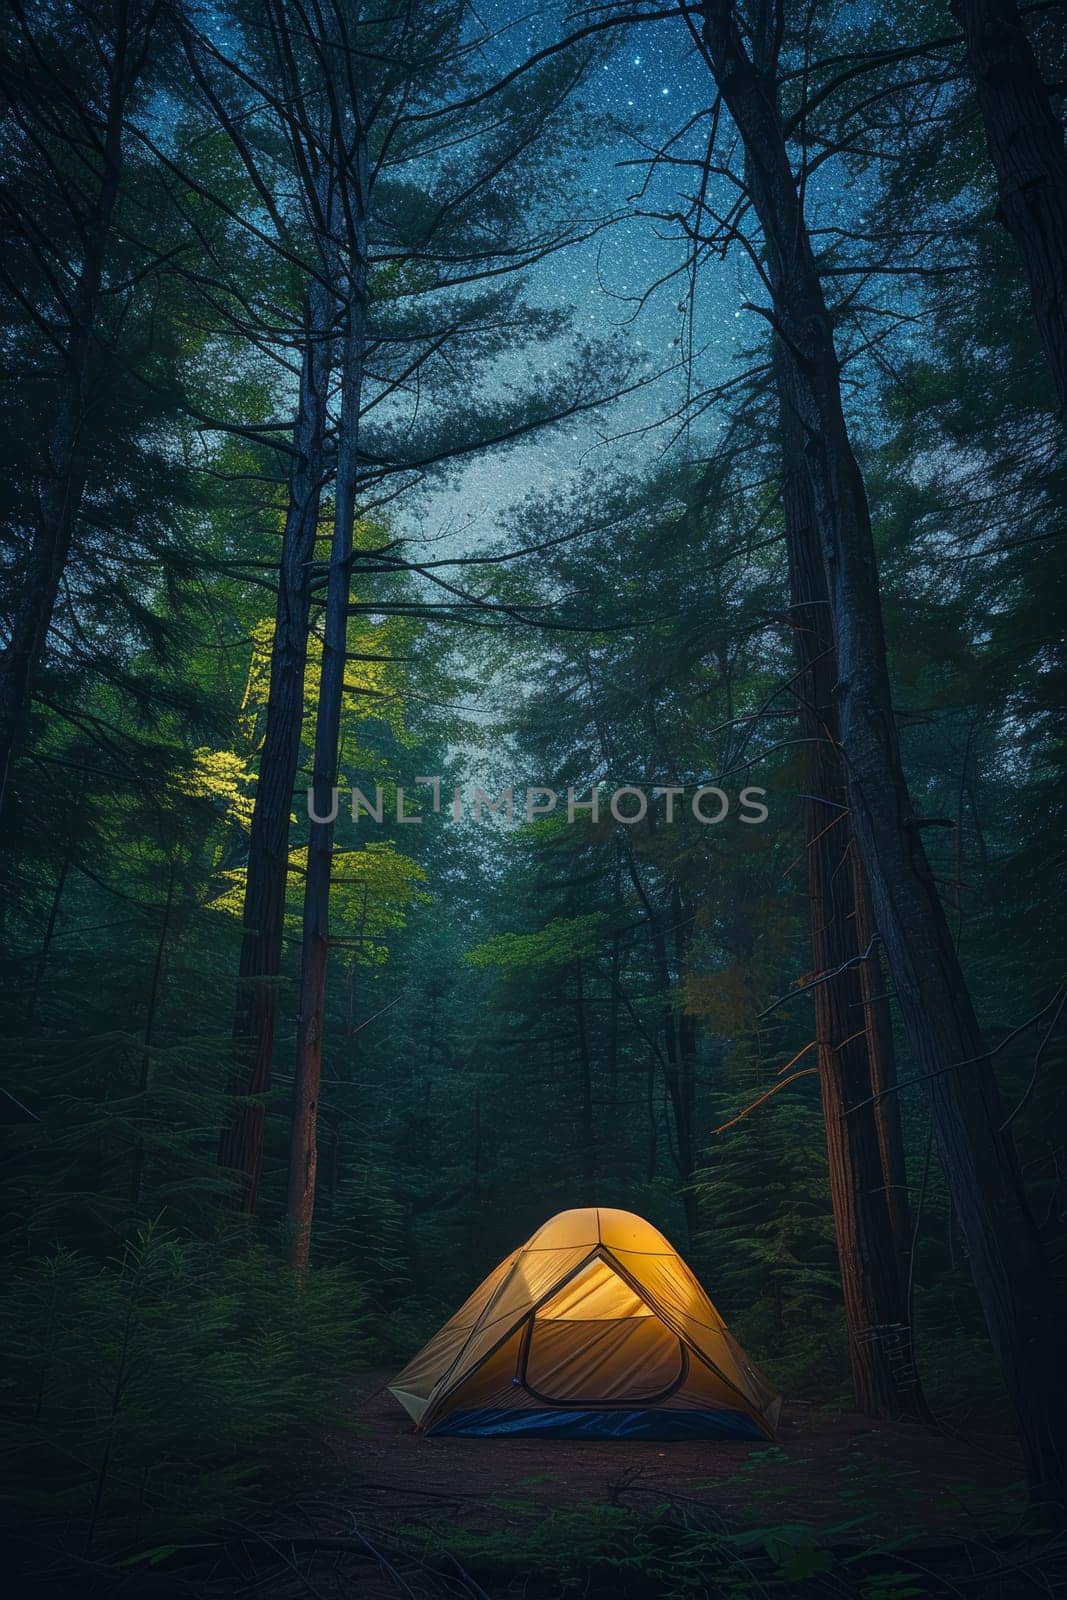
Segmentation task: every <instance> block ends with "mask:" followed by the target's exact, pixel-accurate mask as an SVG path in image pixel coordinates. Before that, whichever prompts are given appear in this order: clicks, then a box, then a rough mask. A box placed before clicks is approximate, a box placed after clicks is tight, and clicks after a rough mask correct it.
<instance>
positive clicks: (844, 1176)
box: [778, 358, 918, 1418]
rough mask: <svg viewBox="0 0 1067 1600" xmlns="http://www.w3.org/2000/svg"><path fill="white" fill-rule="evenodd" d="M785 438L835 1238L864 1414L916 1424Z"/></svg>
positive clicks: (809, 537)
mask: <svg viewBox="0 0 1067 1600" xmlns="http://www.w3.org/2000/svg"><path fill="white" fill-rule="evenodd" d="M778 364H779V365H780V358H779V363H778ZM781 435H782V503H783V509H784V512H785V527H786V547H787V551H788V557H789V588H790V603H791V606H790V609H791V613H792V621H793V638H794V647H795V655H796V662H797V666H798V668H799V670H800V677H799V678H798V682H797V693H798V697H799V705H800V716H799V721H800V730H801V734H802V736H803V738H804V739H805V741H806V743H805V745H804V752H805V755H806V760H805V785H804V787H805V790H806V793H805V795H804V799H803V801H802V809H803V828H804V843H805V854H806V857H807V863H808V904H809V914H810V918H811V953H812V964H813V969H814V975H815V977H816V978H818V979H819V980H820V981H819V982H818V983H817V985H816V987H815V988H814V989H813V990H812V995H813V998H814V1002H815V1037H816V1040H817V1043H818V1054H819V1085H820V1090H821V1094H822V1107H823V1121H824V1123H825V1127H826V1154H827V1163H828V1171H829V1178H830V1197H831V1201H832V1205H833V1214H834V1234H835V1238H836V1242H837V1259H838V1265H839V1268H840V1273H841V1288H842V1297H843V1300H844V1309H845V1323H846V1327H847V1329H848V1351H849V1366H850V1370H851V1375H852V1393H853V1397H854V1400H855V1404H856V1409H857V1410H858V1411H862V1412H863V1413H864V1414H865V1415H866V1416H870V1417H886V1418H892V1417H900V1416H906V1415H913V1414H914V1413H915V1412H916V1410H917V1409H918V1405H917V1397H916V1393H915V1389H914V1384H913V1379H914V1367H913V1363H912V1359H911V1337H910V1332H909V1317H908V1307H907V1294H906V1288H905V1282H906V1280H905V1278H904V1275H903V1273H902V1272H901V1270H900V1259H899V1255H898V1252H897V1241H896V1238H895V1236H894V1231H893V1225H892V1212H891V1209H890V1204H889V1190H888V1188H887V1182H886V1173H885V1162H886V1158H887V1152H886V1151H884V1150H883V1148H882V1145H881V1141H880V1138H879V1128H878V1125H877V1118H876V1112H875V1105H874V1104H872V1103H871V1095H872V1092H873V1089H874V1085H873V1081H872V1079H873V1073H872V1052H871V1023H872V1016H871V1015H870V1014H869V1013H868V1011H867V1008H866V1006H865V995H864V989H863V979H862V977H861V974H862V973H863V972H864V971H865V970H866V969H867V968H868V966H869V964H870V963H869V961H865V960H862V959H860V958H861V957H862V955H863V950H864V949H865V948H866V946H861V948H860V949H859V950H857V932H858V925H857V919H856V915H855V912H856V906H855V899H854V888H853V876H852V872H851V868H850V858H851V856H852V854H853V852H852V847H851V835H850V827H849V814H848V801H847V794H846V787H845V772H844V767H843V765H842V762H841V758H840V755H839V752H838V748H837V716H836V710H835V707H834V704H833V689H834V684H835V682H836V680H837V662H836V657H835V652H834V645H833V631H832V627H831V621H830V614H829V613H830V602H829V596H828V595H827V592H826V577H825V574H824V571H823V565H822V552H821V549H820V546H819V534H818V528H817V526H816V518H815V503H814V497H813V495H812V492H811V484H810V482H809V481H808V477H807V473H806V471H805V469H804V462H803V457H802V455H801V453H800V449H799V439H798V435H797V430H796V426H795V422H794V420H793V418H792V417H791V415H790V414H789V412H788V411H787V410H785V409H784V408H783V412H782V427H781ZM897 1131H898V1132H899V1129H898V1130H897Z"/></svg>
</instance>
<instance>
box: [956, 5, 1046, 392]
mask: <svg viewBox="0 0 1067 1600" xmlns="http://www.w3.org/2000/svg"><path fill="white" fill-rule="evenodd" d="M952 14H953V16H954V17H955V18H956V19H957V21H958V22H959V24H960V26H961V28H962V29H963V39H964V49H965V55H966V61H967V70H968V72H969V73H970V76H971V80H972V82H973V83H974V89H975V97H976V99H977V101H978V109H979V111H980V112H981V116H982V123H983V126H984V128H985V136H986V146H987V148H988V150H989V158H990V160H991V161H992V163H993V170H994V172H995V173H996V177H997V189H998V192H999V199H998V202H997V210H996V215H997V219H998V221H1000V222H1002V223H1003V224H1004V226H1005V227H1006V228H1007V230H1008V232H1009V233H1010V234H1011V236H1012V238H1013V239H1014V241H1015V245H1016V248H1017V250H1018V252H1019V255H1020V258H1021V259H1022V264H1023V270H1024V271H1025V273H1026V278H1027V282H1028V283H1029V286H1030V299H1031V302H1032V304H1033V309H1034V318H1035V321H1036V322H1037V328H1038V333H1039V334H1040V336H1041V344H1042V346H1043V348H1044V352H1045V359H1046V360H1047V362H1048V365H1049V370H1050V372H1051V373H1052V381H1053V383H1054V384H1055V386H1056V394H1057V397H1058V399H1059V404H1060V410H1061V412H1067V146H1065V144H1064V136H1063V128H1062V126H1061V124H1060V122H1059V119H1058V118H1057V116H1056V113H1055V111H1054V110H1053V108H1052V102H1051V98H1050V96H1049V90H1048V85H1047V84H1046V83H1045V81H1044V79H1043V78H1042V76H1041V69H1040V67H1039V66H1038V61H1037V57H1036V55H1035V54H1034V50H1033V46H1032V45H1031V43H1030V41H1029V39H1028V38H1027V36H1026V32H1025V29H1024V28H1023V22H1022V18H1021V17H1020V15H1019V8H1018V6H1017V5H1016V3H1015V0H952Z"/></svg>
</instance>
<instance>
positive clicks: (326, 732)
mask: <svg viewBox="0 0 1067 1600" xmlns="http://www.w3.org/2000/svg"><path fill="white" fill-rule="evenodd" d="M338 145H339V150H338V159H339V162H340V163H341V164H343V167H344V171H343V173H342V174H341V175H340V177H339V181H340V182H343V183H345V184H346V186H347V193H346V203H345V206H344V215H345V228H346V233H347V240H346V250H345V254H346V260H345V263H344V269H343V271H344V277H345V280H346V281H345V284H344V291H343V294H344V300H343V304H344V335H343V343H342V351H341V374H340V376H341V410H340V419H339V426H338V447H337V480H336V488H335V492H334V516H333V536H332V540H331V545H330V565H329V574H328V578H327V584H326V616H325V624H324V633H323V645H322V672H321V675H320V681H319V701H318V708H317V712H316V718H315V759H314V767H313V773H312V791H311V792H312V794H313V795H314V799H315V812H316V815H318V816H320V817H321V816H331V815H332V810H333V804H332V802H333V788H334V785H335V783H336V779H337V763H338V756H339V748H340V735H341V702H342V696H343V691H344V679H345V660H346V654H347V649H346V646H347V635H348V611H349V591H350V587H351V566H352V549H353V538H354V532H355V523H356V484H357V478H358V464H359V449H358V440H359V413H360V403H361V395H362V388H363V359H364V351H365V347H366V317H367V205H368V181H369V180H368V153H367V144H366V135H365V130H364V129H363V128H362V127H360V129H359V132H358V135H356V136H355V137H354V139H352V140H350V139H349V137H348V136H347V130H346V136H345V137H344V138H342V139H340V140H338ZM333 834H334V825H333V822H332V820H331V821H329V822H315V821H310V822H309V832H308V853H307V876H306V879H305V882H304V923H303V943H302V946H301V969H300V1019H299V1022H298V1025H297V1046H296V1071H295V1075H294V1082H293V1122H292V1133H291V1137H290V1145H289V1188H288V1200H287V1206H286V1210H287V1213H288V1217H289V1221H290V1225H291V1227H292V1234H291V1240H290V1251H289V1259H290V1262H291V1264H292V1266H293V1267H294V1268H295V1269H296V1271H297V1272H303V1271H304V1270H305V1269H306V1267H307V1264H308V1257H309V1253H310V1249H311V1220H312V1216H313V1215H314V1210H315V1166H316V1159H317V1151H316V1127H317V1122H318V1102H319V1083H320V1080H321V1077H322V1036H323V1024H324V1013H325V1005H326V967H327V958H328V952H329V938H330V870H331V866H332V861H333Z"/></svg>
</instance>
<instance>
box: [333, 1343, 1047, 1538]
mask: <svg viewBox="0 0 1067 1600" xmlns="http://www.w3.org/2000/svg"><path fill="white" fill-rule="evenodd" d="M392 1377H393V1372H392V1370H390V1371H388V1372H363V1373H358V1374H356V1375H355V1377H354V1380H353V1381H354V1389H355V1392H356V1395H357V1396H358V1397H360V1398H357V1399H356V1400H355V1402H354V1404H353V1408H352V1414H351V1416H350V1418H348V1419H346V1420H348V1421H349V1422H350V1423H351V1424H353V1425H354V1426H353V1429H352V1431H351V1432H345V1433H343V1434H337V1435H334V1436H333V1437H332V1438H331V1440H330V1444H331V1448H332V1449H333V1450H334V1451H336V1453H337V1454H338V1455H339V1456H341V1457H342V1458H343V1460H344V1463H345V1465H346V1466H350V1467H351V1469H352V1471H353V1472H354V1473H355V1474H356V1475H357V1476H358V1478H359V1479H360V1480H361V1482H362V1484H363V1486H364V1488H365V1490H366V1491H368V1492H370V1493H371V1494H373V1496H374V1500H375V1503H376V1504H378V1503H379V1501H380V1508H381V1519H382V1522H383V1523H385V1522H388V1521H389V1520H390V1519H395V1520H397V1521H401V1522H402V1521H404V1520H405V1519H410V1518H411V1516H412V1515H413V1514H417V1513H419V1512H420V1511H421V1512H425V1514H427V1515H432V1514H435V1513H436V1514H439V1515H441V1516H444V1517H447V1518H449V1519H450V1520H451V1521H453V1522H458V1523H461V1524H466V1525H469V1526H470V1527H472V1528H485V1529H488V1528H502V1527H509V1526H516V1525H528V1524H529V1519H530V1518H531V1517H536V1516H539V1515H544V1514H545V1513H546V1512H549V1511H552V1510H558V1509H569V1508H573V1507H574V1506H576V1505H579V1504H582V1503H589V1502H594V1503H601V1504H604V1503H612V1502H613V1503H617V1504H621V1505H627V1506H631V1507H633V1508H634V1509H648V1508H649V1507H651V1506H653V1505H655V1504H658V1503H662V1502H663V1501H664V1500H667V1499H672V1498H677V1499H679V1500H682V1499H687V1500H689V1501H691V1502H697V1503H698V1504H700V1505H704V1506H707V1507H709V1508H713V1509H714V1510H715V1511H717V1512H718V1513H720V1514H721V1515H722V1516H724V1517H726V1518H727V1519H728V1520H729V1521H730V1522H731V1523H732V1524H734V1525H741V1524H749V1525H760V1526H763V1525H767V1524H768V1523H775V1522H803V1523H807V1524H815V1525H822V1526H828V1525H831V1524H834V1523H842V1522H845V1521H847V1520H848V1519H849V1518H852V1517H857V1516H862V1517H864V1525H863V1535H864V1537H869V1536H870V1534H871V1533H875V1532H877V1533H884V1534H885V1535H886V1536H889V1535H893V1534H898V1533H907V1532H912V1531H922V1532H931V1533H933V1532H935V1531H936V1532H942V1531H944V1532H946V1533H947V1532H950V1531H958V1532H961V1533H963V1532H966V1531H967V1530H970V1532H971V1533H973V1530H974V1527H975V1522H974V1517H975V1515H976V1514H977V1515H978V1516H979V1518H984V1517H986V1516H992V1515H993V1514H994V1512H997V1513H1003V1514H1004V1515H1011V1514H1012V1513H1013V1512H1014V1511H1016V1510H1018V1509H1021V1506H1022V1496H1021V1487H1022V1469H1021V1464H1020V1458H1019V1453H1018V1451H1017V1449H1016V1447H1015V1445H1014V1443H1013V1442H1012V1441H1011V1440H1006V1439H1004V1438H1002V1437H991V1436H989V1435H988V1434H985V1435H984V1436H983V1434H982V1433H981V1432H980V1430H979V1428H978V1426H977V1424H974V1423H972V1424H970V1426H971V1427H972V1428H973V1429H974V1442H973V1443H972V1442H968V1441H965V1440H962V1439H955V1438H946V1437H944V1436H942V1435H938V1434H935V1433H931V1432H929V1431H928V1430H926V1429H924V1428H920V1427H917V1426H913V1425H909V1424H894V1423H874V1422H871V1421H870V1420H869V1419H868V1418H866V1417H861V1416H858V1415H856V1414H855V1413H852V1412H828V1411H827V1410H826V1409H825V1408H818V1407H815V1406H809V1405H800V1404H797V1403H793V1404H789V1403H787V1405H786V1407H785V1410H784V1412H783V1415H782V1423H781V1427H780V1436H779V1439H778V1441H777V1443H776V1444H772V1443H769V1442H768V1441H766V1440H752V1441H749V1440H744V1439H731V1440H722V1441H716V1440H707V1439H701V1440H691V1439H685V1440H680V1441H671V1442H664V1441H656V1440H630V1439H606V1440H605V1439H544V1438H537V1437H536V1436H532V1437H531V1436H526V1437H517V1438H514V1437H503V1438H488V1439H478V1438H449V1437H437V1438H433V1437H430V1438H427V1437H423V1436H422V1435H419V1434H416V1433H415V1432H414V1429H413V1426H412V1424H411V1422H410V1420H409V1418H408V1417H407V1416H405V1414H404V1412H403V1411H402V1410H401V1408H400V1406H399V1405H397V1403H396V1401H395V1400H394V1399H393V1398H392V1396H391V1395H390V1394H388V1393H387V1392H386V1391H385V1388H384V1384H385V1383H386V1381H387V1380H389V1379H391V1378H392ZM957 1426H959V1427H960V1428H961V1431H962V1430H966V1428H967V1426H968V1425H967V1424H966V1423H960V1422H957ZM994 1452H995V1453H994Z"/></svg>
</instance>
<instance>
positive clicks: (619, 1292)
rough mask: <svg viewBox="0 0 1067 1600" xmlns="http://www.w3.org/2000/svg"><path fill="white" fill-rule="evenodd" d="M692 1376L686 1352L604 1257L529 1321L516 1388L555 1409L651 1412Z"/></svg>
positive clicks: (521, 1348)
mask: <svg viewBox="0 0 1067 1600" xmlns="http://www.w3.org/2000/svg"><path fill="white" fill-rule="evenodd" d="M688 1370H689V1358H688V1354H687V1352H686V1349H685V1346H684V1345H683V1344H682V1342H681V1340H680V1339H679V1338H678V1337H677V1335H676V1334H674V1333H672V1332H671V1331H670V1329H669V1328H666V1327H665V1326H664V1325H663V1323H662V1322H661V1321H660V1320H659V1318H658V1317H657V1316H656V1315H655V1313H654V1312H653V1311H652V1309H651V1308H650V1307H649V1306H647V1305H646V1304H645V1303H644V1302H643V1301H642V1300H641V1299H640V1297H639V1296H638V1295H637V1294H636V1292H635V1291H634V1289H633V1288H632V1287H631V1285H629V1284H628V1283H626V1282H625V1281H624V1280H623V1279H622V1278H621V1277H620V1276H619V1275H618V1274H617V1273H616V1272H614V1271H613V1270H612V1268H611V1267H610V1266H609V1265H608V1263H607V1262H605V1261H604V1260H603V1259H602V1258H599V1259H596V1260H594V1261H592V1262H590V1264H589V1266H588V1268H587V1269H584V1270H583V1271H582V1272H581V1273H580V1274H578V1275H577V1276H576V1277H575V1278H572V1279H570V1280H569V1281H568V1282H567V1283H565V1284H564V1285H563V1286H562V1287H561V1288H560V1290H559V1292H558V1294H556V1295H553V1296H552V1297H551V1299H549V1300H548V1301H546V1302H545V1304H544V1305H542V1306H539V1307H538V1308H537V1310H536V1311H535V1312H533V1313H532V1314H531V1315H530V1317H529V1318H528V1319H527V1322H526V1326H525V1329H524V1331H523V1337H522V1340H521V1342H520V1346H519V1352H518V1360H517V1365H516V1374H515V1377H516V1382H517V1383H518V1384H519V1385H521V1386H522V1387H523V1388H524V1389H525V1390H526V1391H527V1392H528V1393H529V1394H530V1395H532V1396H533V1398H534V1399H536V1400H538V1401H540V1402H541V1403H542V1404H544V1405H552V1406H569V1407H573V1406H577V1405H581V1406H593V1405H596V1406H625V1407H634V1406H646V1405H652V1404H655V1403H656V1402H659V1401H662V1400H665V1399H667V1397H668V1396H669V1395H671V1394H673V1393H674V1391H675V1390H676V1389H677V1388H678V1387H679V1386H680V1385H681V1383H682V1382H683V1380H684V1379H685V1376H686V1374H687V1372H688Z"/></svg>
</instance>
